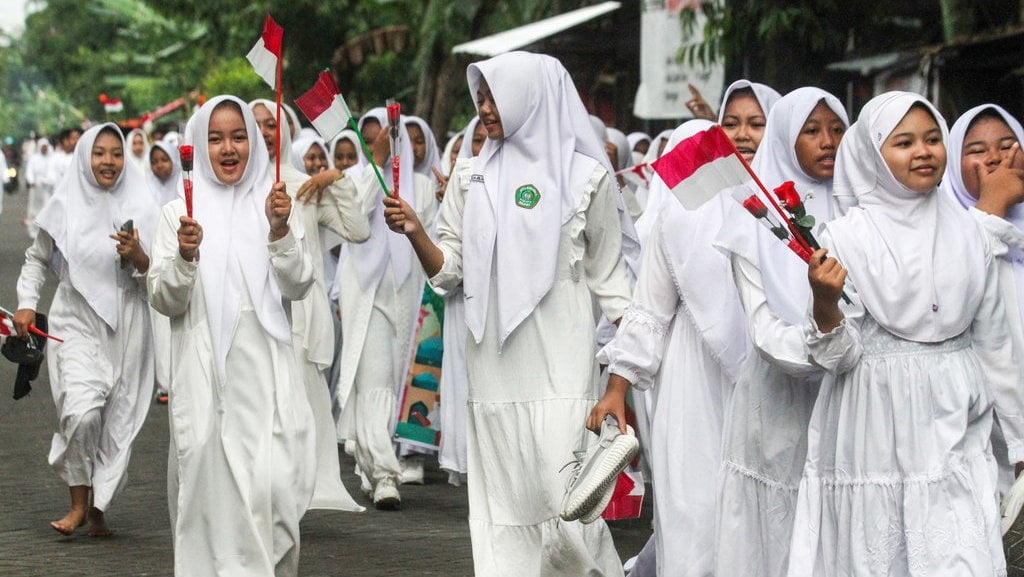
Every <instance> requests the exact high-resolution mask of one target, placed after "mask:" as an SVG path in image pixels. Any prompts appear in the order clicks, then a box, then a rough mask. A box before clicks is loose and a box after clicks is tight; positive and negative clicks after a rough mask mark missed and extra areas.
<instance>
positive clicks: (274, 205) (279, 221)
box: [266, 182, 292, 242]
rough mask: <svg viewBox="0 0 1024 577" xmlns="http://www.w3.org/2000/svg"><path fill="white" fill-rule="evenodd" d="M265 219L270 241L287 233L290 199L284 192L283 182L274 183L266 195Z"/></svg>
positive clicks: (278, 238)
mask: <svg viewBox="0 0 1024 577" xmlns="http://www.w3.org/2000/svg"><path fill="white" fill-rule="evenodd" d="M266 212H267V221H268V222H270V241H271V242H274V241H275V240H281V239H282V238H284V235H286V234H288V230H289V228H288V216H289V215H291V213H292V199H291V197H290V196H288V193H287V192H285V187H284V183H283V182H278V183H275V184H274V187H273V188H271V189H270V194H268V195H267V202H266Z"/></svg>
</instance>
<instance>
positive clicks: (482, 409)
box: [385, 52, 631, 577]
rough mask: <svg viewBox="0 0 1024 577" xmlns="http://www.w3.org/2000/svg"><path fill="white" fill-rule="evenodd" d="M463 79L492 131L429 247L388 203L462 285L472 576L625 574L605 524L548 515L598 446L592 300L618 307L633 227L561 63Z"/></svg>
mask: <svg viewBox="0 0 1024 577" xmlns="http://www.w3.org/2000/svg"><path fill="white" fill-rule="evenodd" d="M467 76H468V80H469V88H470V94H473V95H474V96H475V98H476V101H477V111H478V113H479V115H480V119H481V122H482V123H483V124H484V126H485V127H486V128H487V132H488V140H487V143H486V144H485V145H484V147H483V150H482V151H481V153H480V155H479V156H478V157H476V158H475V159H473V160H472V161H465V162H463V161H461V160H460V161H459V163H458V164H457V165H456V168H455V174H454V175H453V176H452V178H451V180H450V181H449V183H448V191H447V192H446V194H445V200H444V202H443V204H442V208H441V210H442V215H441V221H440V224H439V226H438V235H439V242H438V244H437V245H435V244H434V243H433V241H431V239H430V236H429V234H428V232H427V231H428V229H427V228H426V227H424V226H423V225H422V224H421V223H419V222H417V221H416V218H415V214H414V213H413V211H412V210H410V209H409V207H407V206H406V205H405V203H404V202H401V201H395V200H391V199H388V200H386V201H385V204H386V205H387V206H388V209H387V211H386V212H387V214H388V219H389V223H388V224H389V226H391V228H392V229H393V230H396V231H400V232H403V233H404V234H406V235H407V237H408V239H409V241H410V242H411V243H412V245H413V246H414V247H415V249H416V251H417V254H418V255H419V257H420V262H421V263H422V264H423V266H424V268H425V269H426V271H427V273H428V275H429V276H430V282H431V284H432V285H433V286H435V287H439V288H441V289H443V290H446V291H451V290H453V289H455V288H456V287H458V286H459V285H460V284H461V286H462V287H463V290H464V291H465V299H466V300H465V302H466V324H467V327H468V331H469V338H468V339H467V341H466V345H465V346H466V351H465V352H466V362H467V366H468V371H469V401H468V410H469V415H468V434H467V443H468V453H469V478H470V479H471V480H472V482H471V483H470V484H469V503H470V513H469V524H470V535H471V537H472V540H473V561H474V566H475V570H476V575H477V576H479V577H490V576H497V575H507V574H509V573H510V572H514V573H516V574H517V575H523V576H525V577H539V576H541V575H543V576H546V577H553V576H559V575H565V576H569V575H572V576H578V575H588V574H592V575H605V576H614V575H620V576H621V575H622V565H621V561H620V560H619V557H618V555H617V553H616V551H615V547H614V544H613V543H612V540H611V535H610V533H609V532H608V529H607V526H606V525H605V523H604V522H603V521H601V520H597V521H595V522H594V523H591V524H587V525H584V524H582V523H580V522H576V521H573V522H564V521H562V520H561V519H560V518H559V512H560V509H561V502H562V497H563V491H564V488H565V482H566V480H567V475H568V474H569V473H568V472H565V473H564V475H565V476H563V475H560V474H559V469H560V468H561V467H562V466H563V465H564V464H565V463H566V462H567V461H569V460H571V458H572V453H573V451H574V450H576V449H580V448H581V447H585V446H586V445H588V444H590V443H591V442H594V440H596V437H594V436H593V435H590V434H589V433H586V432H585V431H584V430H583V427H582V424H583V423H584V421H585V420H586V417H587V414H588V412H589V411H590V409H591V407H592V406H593V405H594V403H595V401H596V400H597V397H598V390H597V387H596V383H597V377H598V374H597V369H598V367H597V363H596V362H595V359H594V353H595V352H596V351H595V322H594V316H593V311H594V305H595V302H594V301H595V300H596V304H597V305H599V306H600V308H601V310H602V311H603V312H604V315H605V316H606V317H607V318H608V319H609V320H617V319H618V318H619V317H620V316H621V315H622V313H623V311H624V310H625V308H626V305H627V304H628V302H629V294H630V278H629V273H628V272H627V268H626V264H625V261H624V259H623V255H622V246H623V234H622V233H623V226H630V225H631V223H630V222H629V219H628V216H625V217H624V218H625V223H624V222H623V221H622V219H621V218H620V213H619V210H618V207H617V200H616V195H617V191H616V190H615V183H614V180H613V178H614V177H613V176H612V175H611V170H610V165H609V163H608V157H607V154H606V153H605V150H604V146H603V143H601V142H599V141H598V140H597V138H596V137H595V135H594V131H593V129H592V128H591V126H590V122H589V119H588V117H587V113H586V110H585V108H584V107H583V103H582V102H581V101H580V99H579V95H578V93H577V91H576V88H575V86H574V85H573V82H572V79H571V78H570V77H569V74H568V72H566V70H565V68H564V67H563V66H562V65H561V63H559V62H558V61H557V60H555V59H554V58H551V57H549V56H543V55H539V54H530V53H526V52H510V53H508V54H503V55H501V56H496V57H494V58H492V59H490V60H485V61H483V62H478V63H476V64H472V65H470V67H469V69H468V71H467ZM556 247H557V248H556ZM622 426H625V424H624V423H623V424H622Z"/></svg>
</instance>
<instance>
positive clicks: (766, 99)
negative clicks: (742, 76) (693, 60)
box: [718, 80, 781, 162]
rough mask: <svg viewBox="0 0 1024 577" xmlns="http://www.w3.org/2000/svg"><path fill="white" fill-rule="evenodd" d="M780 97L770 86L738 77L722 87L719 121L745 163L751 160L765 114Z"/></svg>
mask: <svg viewBox="0 0 1024 577" xmlns="http://www.w3.org/2000/svg"><path fill="white" fill-rule="evenodd" d="M780 97H781V96H780V94H779V93H778V92H776V91H775V89H773V88H771V87H770V86H765V85H764V84H761V83H758V82H751V81H749V80H737V81H736V82H733V83H732V84H730V85H729V87H728V88H726V89H725V94H723V95H722V108H721V109H720V110H719V111H718V124H720V125H722V129H723V130H725V133H726V134H727V135H729V138H730V139H731V140H732V142H733V144H735V145H736V149H737V150H739V151H740V154H741V155H743V158H745V159H746V161H747V162H750V161H751V160H753V158H754V154H755V153H756V152H757V148H758V146H759V145H760V143H761V138H762V136H764V130H765V123H766V122H767V119H768V114H769V113H770V112H771V109H772V106H774V105H775V102H776V101H778V100H779V98H780Z"/></svg>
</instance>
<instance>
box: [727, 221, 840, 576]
mask: <svg viewBox="0 0 1024 577" xmlns="http://www.w3.org/2000/svg"><path fill="white" fill-rule="evenodd" d="M754 226H760V225H754ZM731 258H732V263H733V276H734V280H735V282H736V287H737V289H738V290H739V292H740V299H741V302H742V303H743V309H744V310H745V311H746V313H747V322H748V330H749V332H750V337H751V339H752V345H753V347H754V349H756V350H755V351H754V352H753V353H752V354H750V355H748V356H747V360H746V362H745V363H744V366H743V368H742V369H741V371H740V375H739V378H738V379H737V383H736V388H735V391H734V393H733V397H732V403H731V404H730V406H729V408H728V411H727V416H726V424H725V432H724V441H723V447H722V450H723V456H722V461H723V470H722V474H721V477H720V479H719V493H718V522H717V525H716V527H715V529H716V531H717V533H718V534H717V537H716V543H717V570H716V573H715V574H716V575H758V576H772V577H779V576H781V575H785V574H786V567H787V563H788V558H789V542H790V535H791V533H792V527H793V513H794V507H795V506H796V495H797V490H798V488H799V484H800V475H801V472H802V470H803V464H804V458H805V456H806V452H807V425H806V423H807V422H808V421H809V420H810V416H811V411H812V410H813V408H814V400H815V398H816V397H817V396H818V388H819V384H820V383H821V378H822V374H823V373H822V371H821V369H820V368H818V367H816V366H814V365H813V364H811V363H810V361H809V360H808V359H807V351H806V347H805V345H804V342H803V327H802V326H799V325H791V324H788V323H786V322H785V321H784V320H782V319H780V318H779V317H778V315H777V314H776V313H775V312H774V311H772V309H771V307H770V306H769V304H768V298H767V297H766V296H765V292H764V286H763V280H762V278H761V273H760V271H759V270H758V268H757V267H756V266H755V265H754V264H752V263H751V262H750V261H748V260H746V259H744V258H743V257H741V256H738V255H736V254H733V255H732V257H731ZM792 258H794V259H795V258H797V257H796V256H795V255H794V256H793V257H792ZM795 288H799V287H795Z"/></svg>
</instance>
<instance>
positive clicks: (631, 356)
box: [597, 304, 671, 389]
mask: <svg viewBox="0 0 1024 577" xmlns="http://www.w3.org/2000/svg"><path fill="white" fill-rule="evenodd" d="M670 321H671V319H661V318H659V317H658V316H656V315H655V314H653V313H652V312H650V311H647V310H644V309H642V308H640V307H637V306H636V305H635V304H634V305H632V306H630V307H629V308H628V309H627V310H626V314H625V315H623V318H622V323H621V324H620V326H619V329H618V331H617V332H616V334H615V338H614V339H612V341H611V342H610V343H608V345H607V346H605V347H604V348H603V349H601V351H600V352H598V354H597V360H598V362H599V363H600V364H604V365H608V370H609V371H610V372H612V373H614V374H616V375H619V376H620V377H623V378H624V379H626V380H627V381H629V382H630V383H632V384H633V386H635V387H637V388H640V389H648V388H650V387H651V385H652V384H654V376H655V375H656V374H658V370H659V369H660V368H661V360H662V355H663V354H664V350H665V339H666V338H667V336H668V328H669V322H670Z"/></svg>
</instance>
